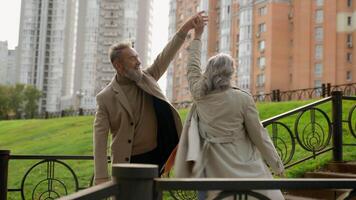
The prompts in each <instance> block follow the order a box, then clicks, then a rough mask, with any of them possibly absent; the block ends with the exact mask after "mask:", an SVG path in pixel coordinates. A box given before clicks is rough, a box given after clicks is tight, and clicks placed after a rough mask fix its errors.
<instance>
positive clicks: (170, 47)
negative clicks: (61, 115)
mask: <svg viewBox="0 0 356 200" xmlns="http://www.w3.org/2000/svg"><path fill="white" fill-rule="evenodd" d="M185 37H186V34H183V33H177V34H176V35H175V36H174V37H173V38H172V39H171V41H170V42H169V43H168V44H167V45H166V47H165V48H164V49H163V51H162V52H161V53H160V54H159V55H158V56H157V58H156V59H155V61H154V63H153V64H152V65H151V66H150V67H148V68H146V69H144V70H143V77H142V79H141V80H140V81H139V82H137V85H138V87H140V88H141V89H142V90H144V91H145V92H147V93H148V94H150V95H152V96H154V97H156V98H158V99H160V100H162V101H163V102H166V103H167V104H168V105H169V107H170V110H171V112H172V114H173V119H174V124H175V127H176V132H177V133H178V134H179V135H180V133H181V131H182V123H181V119H180V117H179V114H178V112H177V110H176V109H175V108H174V107H173V106H172V105H171V104H170V103H169V101H168V100H167V98H166V97H165V95H164V94H163V93H162V91H161V89H160V87H159V86H158V84H157V80H158V79H159V78H160V77H161V76H162V75H163V73H164V72H165V71H166V70H167V67H168V65H169V63H170V62H171V60H172V59H173V57H174V55H175V54H176V52H177V51H178V50H179V48H180V47H181V46H182V44H183V43H184V41H185ZM96 102H97V108H96V115H95V121H94V133H93V134H94V135H93V139H94V158H95V159H94V160H95V179H102V178H108V176H109V175H108V166H107V155H108V154H107V152H108V149H107V141H108V135H109V130H110V133H111V134H112V142H111V145H110V146H111V155H112V162H113V163H128V162H129V158H130V156H131V151H132V144H133V142H132V141H133V140H134V138H133V135H134V126H133V123H132V121H133V114H132V110H131V107H130V105H129V102H128V99H127V98H126V96H125V94H124V93H123V91H122V89H121V88H120V85H119V84H118V83H117V81H116V80H115V77H114V78H113V79H112V81H111V82H110V84H108V85H107V86H106V87H105V88H104V89H103V90H102V91H101V92H100V93H99V94H98V95H97V96H96ZM178 137H179V136H178Z"/></svg>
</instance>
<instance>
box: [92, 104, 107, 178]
mask: <svg viewBox="0 0 356 200" xmlns="http://www.w3.org/2000/svg"><path fill="white" fill-rule="evenodd" d="M96 101H97V108H96V113H95V119H94V133H93V140H94V148H93V149H94V169H95V172H94V176H95V180H99V179H106V178H108V177H109V174H108V162H107V144H108V134H109V127H110V126H109V118H108V112H107V110H106V108H105V106H104V105H103V103H102V101H100V99H99V98H97V99H96Z"/></svg>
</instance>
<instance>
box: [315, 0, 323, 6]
mask: <svg viewBox="0 0 356 200" xmlns="http://www.w3.org/2000/svg"><path fill="white" fill-rule="evenodd" d="M323 5H324V0H316V6H323Z"/></svg>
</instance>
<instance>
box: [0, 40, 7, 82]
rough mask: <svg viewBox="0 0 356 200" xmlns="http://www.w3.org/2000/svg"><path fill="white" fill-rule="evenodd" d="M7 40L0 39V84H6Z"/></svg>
mask: <svg viewBox="0 0 356 200" xmlns="http://www.w3.org/2000/svg"><path fill="white" fill-rule="evenodd" d="M7 48H8V46H7V41H0V84H2V85H4V84H6V82H5V80H6V74H7V58H8V49H7Z"/></svg>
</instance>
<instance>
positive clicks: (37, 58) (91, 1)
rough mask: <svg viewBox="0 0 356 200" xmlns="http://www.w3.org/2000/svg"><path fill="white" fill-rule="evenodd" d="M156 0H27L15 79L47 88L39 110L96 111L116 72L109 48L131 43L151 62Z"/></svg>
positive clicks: (21, 23)
mask: <svg viewBox="0 0 356 200" xmlns="http://www.w3.org/2000/svg"><path fill="white" fill-rule="evenodd" d="M152 9H153V8H152V0H148V1H142V0H131V1H129V0H61V1H59V0H47V1H42V0H23V1H22V3H21V19H20V34H19V47H18V52H19V53H18V54H17V59H16V62H17V63H16V66H17V68H16V69H18V70H17V71H16V73H15V74H17V77H16V82H20V83H23V84H31V85H35V86H36V88H37V89H39V90H41V91H42V94H43V97H42V98H41V100H40V106H39V107H40V109H39V111H40V112H44V111H49V112H55V111H59V110H63V109H79V108H84V109H94V108H95V95H96V94H97V93H98V92H99V91H100V90H101V89H102V88H103V87H104V86H105V85H106V84H107V83H108V82H109V81H110V80H111V78H112V77H113V75H114V74H115V73H116V72H115V71H114V69H113V67H112V65H111V63H110V61H109V58H108V50H109V47H110V46H111V45H112V44H113V43H115V42H122V41H130V42H132V43H133V45H134V46H135V49H136V50H137V52H138V53H139V54H140V58H141V60H142V65H143V66H147V64H148V63H149V62H150V58H151V55H150V52H151V28H152V24H151V21H152Z"/></svg>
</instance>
